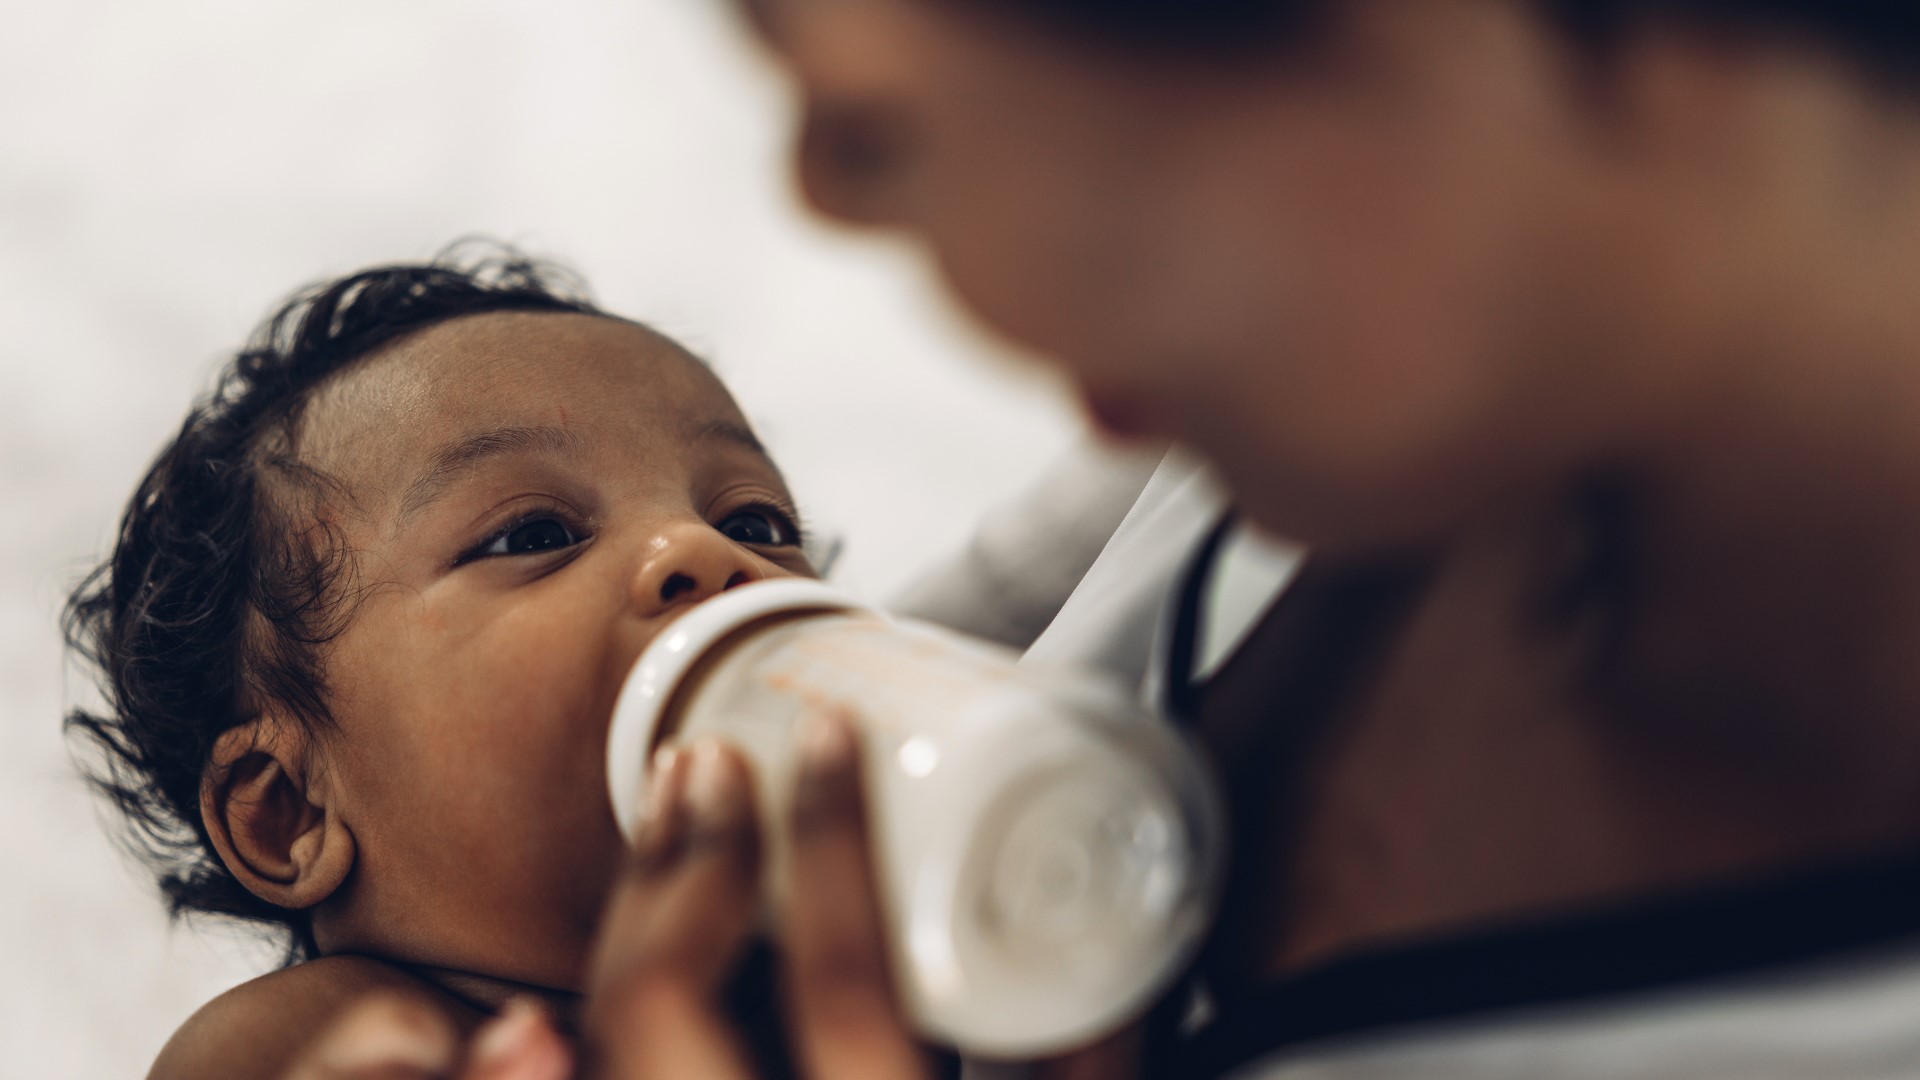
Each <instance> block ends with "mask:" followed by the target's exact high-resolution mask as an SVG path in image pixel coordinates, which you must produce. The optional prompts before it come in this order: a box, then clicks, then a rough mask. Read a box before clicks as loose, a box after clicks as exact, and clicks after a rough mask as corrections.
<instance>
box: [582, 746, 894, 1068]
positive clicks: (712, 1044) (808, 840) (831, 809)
mask: <svg viewBox="0 0 1920 1080" xmlns="http://www.w3.org/2000/svg"><path fill="white" fill-rule="evenodd" d="M798 738H799V743H800V772H799V777H798V781H797V783H796V786H795V794H794V805H793V807H792V812H791V813H790V814H788V815H787V816H786V818H785V821H786V825H785V828H786V829H787V830H788V835H787V840H788V842H789V844H790V847H789V849H788V850H789V851H790V852H791V859H790V864H789V866H788V872H789V875H790V877H789V880H788V882H787V884H788V886H789V889H788V892H787V896H786V904H785V910H784V911H782V912H781V913H780V914H781V917H782V925H781V927H780V932H779V935H778V938H779V947H780V950H781V956H782V959H783V961H784V967H783V985H784V986H785V988H786V990H787V993H788V1034H789V1038H790V1040H791V1043H792V1050H793V1052H794V1058H795V1060H796V1062H797V1063H798V1065H799V1068H800V1069H801V1071H802V1072H803V1073H804V1074H806V1075H808V1076H812V1077H819V1078H831V1080H920V1078H923V1077H925V1076H926V1074H927V1073H926V1064H925V1062H924V1061H923V1060H922V1058H921V1054H920V1051H919V1049H918V1047H917V1046H916V1044H915V1042H914V1039H913V1037H912V1035H911V1034H910V1033H909V1032H908V1030H907V1027H906V1024H905V1022H904V1019H903V1017H902V1016H901V1013H900V1009H899V1007H898V1005H897V1004H896V1002H895V998H894V994H893V988H892V983H891V980H890V977H889V972H888V965H887V952H886V945H885V937H884V934H883V931H882V929H881V926H882V924H881V912H880V906H879V903H878V901H877V900H876V898H875V891H874V877H873V868H872V865H871V862H870V858H869V848H868V845H867V827H866V815H865V806H864V801H863V799H862V796H861V789H860V775H859V761H858V756H859V751H858V744H857V742H856V740H855V738H854V735H853V732H852V729H851V727H850V726H849V724H848V722H847V720H846V719H845V718H844V717H841V716H838V715H833V714H826V713H822V714H816V715H813V716H810V717H808V718H806V719H805V720H803V721H802V726H801V730H800V732H799V733H798ZM649 792H650V795H649V798H648V805H647V807H646V808H645V810H644V812H643V815H642V825H641V828H640V832H639V835H638V837H637V838H636V840H635V842H634V845H633V849H632V853H631V857H630V858H629V860H628V864H627V867H626V870H625V872H624V874H623V875H622V876H621V879H620V881H619V882H618V884H617V885H616V886H615V889H614V894H613V897H612V900H611V902H610V903H609V905H608V909H607V915H606V919H605V922H604V923H603V924H602V927H601V932H600V939H599V942H600V944H599V951H598V953H597V955H596V956H595V959H594V965H593V973H592V976H591V981H590V986H589V991H588V1000H587V1008H586V1014H585V1017H584V1022H583V1036H584V1040H585V1049H586V1056H587V1059H588V1064H589V1069H588V1075H590V1076H593V1077H598V1078H602V1080H651V1078H655V1077H663V1078H664V1077H672V1078H675V1080H687V1078H698V1080H707V1078H713V1080H748V1078H749V1077H751V1076H752V1069H751V1067H750V1066H749V1064H748V1062H747V1059H746V1055H745V1054H744V1053H743V1052H742V1050H741V1048H740V1044H739V1042H738V1040H737V1038H736V1036H735V1034H734V1033H733V1032H732V1031H731V1030H730V1029H729V1027H728V1025H727V1023H726V1021H725V1019H724V1018H723V1016H722V1014H721V1010H720V1009H719V1007H718V1004H717V1002H718V999H719V995H720V991H721V988H722V984H723V982H724V980H725V979H726V977H727V975H728V974H729V972H731V971H732V969H733V968H734V966H735V964H736V962H737V961H738V959H739V958H740V956H741V953H742V951H743V949H744V947H745V946H746V944H747V941H748V939H749V937H750V935H751V934H752V932H753V930H754V928H755V925H756V920H757V916H758V914H759V911H760V896H761V889H760V871H761V837H760V835H759V829H758V824H757V823H758V820H759V819H758V816H757V814H756V813H755V794H754V789H753V779H752V774H751V773H750V772H749V770H748V768H747V766H746V763H745V762H744V761H743V760H742V759H741V758H740V756H739V755H738V754H737V753H736V752H735V751H733V750H732V749H730V748H728V747H726V746H725V745H723V744H721V743H718V742H711V741H709V742H702V743H699V744H696V745H695V746H693V747H692V748H690V749H688V750H683V751H673V750H669V751H665V752H664V753H663V754H662V756H661V758H660V759H659V760H658V761H656V763H655V765H654V777H653V782H652V783H651V784H650V785H649Z"/></svg>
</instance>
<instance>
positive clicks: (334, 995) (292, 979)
mask: <svg viewBox="0 0 1920 1080" xmlns="http://www.w3.org/2000/svg"><path fill="white" fill-rule="evenodd" d="M376 994H377V995H380V996H381V997H383V998H385V999H387V1000H390V1001H391V1002H392V1003H393V1004H394V1005H395V1007H396V1009H395V1011H396V1013H397V1014H398V1015H401V1016H405V1015H407V1014H414V1015H417V1017H418V1019H419V1022H420V1024H421V1025H423V1026H425V1027H438V1028H440V1029H446V1028H449V1027H450V1028H452V1029H453V1030H455V1031H458V1032H460V1033H461V1034H462V1035H464V1034H466V1033H467V1032H469V1031H470V1030H471V1029H472V1028H473V1027H474V1026H475V1025H476V1024H478V1023H479V1021H480V1020H481V1019H483V1018H482V1017H481V1016H480V1015H479V1014H478V1013H477V1012H475V1011H474V1010H473V1009H472V1008H471V1007H469V1006H466V1005H464V1004H462V1003H460V1002H458V1001H456V1000H455V999H453V998H451V997H449V996H447V995H446V994H445V993H444V992H442V991H440V990H438V989H436V988H434V987H433V986H431V985H429V984H427V983H425V982H423V981H421V980H420V979H417V978H415V977H413V976H411V975H409V974H407V973H406V972H404V971H401V970H400V969H398V968H396V967H393V966H392V965H390V964H386V963H382V962H381V961H378V960H373V959H369V958H367V957H359V956H329V957H325V958H323V959H320V960H314V961H310V962H308V963H305V964H300V965H298V966H295V967H291V968H287V969H285V970H284V971H276V972H273V973H272V974H270V975H263V976H261V977H260V978H258V979H254V980H253V981H251V982H247V983H242V984H241V985H239V986H237V987H235V988H233V989H232V990H229V991H227V992H226V993H224V994H222V995H220V996H219V997H217V998H215V999H213V1000H212V1001H210V1002H208V1003H207V1004H206V1005H204V1006H202V1007H201V1008H200V1010H199V1011H198V1012H196V1013H194V1014H193V1016H192V1017H191V1018H189V1019H188V1020H187V1022H186V1023H185V1024H183V1025H181V1027H180V1030H179V1031H177V1032H175V1033H174V1036H173V1038H172V1039H170V1040H168V1042H167V1045H166V1047H165V1049H163V1050H161V1051H160V1057H159V1059H158V1060H156V1061H155V1062H154V1064H153V1070H152V1071H151V1072H150V1073H148V1080H187V1078H204V1077H211V1076H218V1077H232V1078H234V1080H254V1078H258V1080H280V1078H281V1077H282V1076H284V1075H286V1073H287V1070H288V1068H289V1067H290V1066H291V1065H292V1063H293V1061H294V1059H295V1055H296V1054H297V1053H298V1052H299V1051H300V1050H301V1048H302V1047H304V1046H306V1045H307V1043H308V1042H310V1041H311V1040H312V1039H313V1038H314V1037H315V1036H316V1035H318V1034H319V1033H320V1032H321V1031H322V1030H323V1029H325V1028H326V1027H327V1026H328V1025H329V1024H330V1023H332V1022H333V1021H334V1020H335V1019H336V1018H338V1017H339V1016H340V1014H341V1013H342V1012H344V1011H345V1010H346V1009H347V1008H348V1007H349V1006H352V1005H353V1004H355V1003H356V1002H359V1001H363V1000H366V999H367V998H368V997H369V996H371V995H376Z"/></svg>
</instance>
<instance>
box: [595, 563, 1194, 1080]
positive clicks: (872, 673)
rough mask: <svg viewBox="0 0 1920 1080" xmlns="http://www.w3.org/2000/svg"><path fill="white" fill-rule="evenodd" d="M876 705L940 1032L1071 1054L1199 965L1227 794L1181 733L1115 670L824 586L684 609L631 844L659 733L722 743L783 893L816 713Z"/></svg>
mask: <svg viewBox="0 0 1920 1080" xmlns="http://www.w3.org/2000/svg"><path fill="white" fill-rule="evenodd" d="M813 708H839V709H841V710H843V711H845V712H846V713H847V714H848V715H849V716H851V717H852V718H853V721H854V726H855V731H856V734H857V737H858V739H859V741H860V743H861V759H862V769H863V773H862V778H863V781H864V789H865V792H866V797H867V806H868V820H869V822H870V824H871V830H872V837H871V840H872V843H873V846H874V852H873V854H874V867H875V874H876V877H877V879H878V882H877V884H878V888H879V891H880V901H881V905H882V908H883V909H884V911H885V914H886V919H887V926H886V930H887V938H888V941H889V947H890V950H891V959H892V963H893V971H894V979H895V983H896V985H897V986H898V987H899V990H900V992H901V994H902V997H903V1004H904V1005H905V1007H906V1009H907V1012H908V1015H909V1017H910V1018H911V1019H912V1020H913V1021H914V1023H915V1025H916V1027H917V1028H918V1029H919V1030H920V1031H921V1032H922V1033H923V1034H925V1035H926V1036H928V1037H929V1038H932V1039H935V1040H937V1041H941V1042H946V1043H949V1044H952V1045H954V1046H956V1047H958V1048H960V1049H962V1050H964V1051H967V1052H970V1053H974V1054H979V1055H984V1056H994V1057H1027V1056H1034V1055H1039V1054H1044V1053H1048V1052H1051V1051H1055V1050H1062V1049H1066V1048H1069V1047H1072V1046H1075V1045H1078V1044H1080V1043H1083V1042H1086V1041H1088V1040H1090V1039H1092V1038H1095V1037H1097V1036H1099V1035H1101V1034H1103V1033H1105V1032H1106V1031H1107V1030H1109V1029H1111V1028H1113V1027H1116V1026H1118V1025H1119V1024H1120V1023H1122V1022H1123V1021H1125V1020H1127V1019H1129V1018H1131V1016H1132V1015H1133V1014H1134V1013H1135V1012H1136V1011H1137V1010H1139V1009H1141V1008H1143V1007H1144V1006H1145V1005H1146V1004H1147V1003H1148V1002H1150V1001H1151V999H1152V998H1153V997H1154V996H1155V995H1156V994H1157V993H1158V992H1159V991H1160V990H1161V989H1162V988H1163V987H1164V985H1165V983H1166V982H1167V981H1168V980H1169V979H1170V978H1171V977H1172V976H1173V975H1174V974H1175V973H1176V972H1177V971H1178V970H1179V968H1180V967H1181V965H1183V964H1184V963H1185V962H1186V960H1187V959H1188V958H1189V957H1190V956H1191V954H1192V952H1193V950H1194V948H1195V947H1196V946H1197V944H1198V942H1199V939H1200V936H1201V934H1202V932H1203V930H1204V928H1205V924H1206V921H1207V918H1208V916H1209V915H1210V913H1211V906H1212V903H1213V900H1214V892H1215V890H1216V888H1217V882H1218V878H1219V876H1220V864H1221V862H1222V839H1223V838H1222V835H1221V834H1222V818H1221V811H1220V807H1219V804H1218V799H1217V796H1216V795H1215V793H1214V788H1213V786H1212V784H1211V782H1210V779H1209V777H1208V776H1207V775H1206V773H1205V771H1204V769H1203V768H1202V766H1201V764H1200V762H1199V760H1198V759H1197V757H1196V756H1195V754H1194V753H1193V751H1192V750H1191V749H1190V748H1189V747H1188V746H1187V745H1186V744H1185V743H1184V742H1183V740H1182V739H1181V738H1180V736H1179V735H1178V734H1177V733H1175V732H1174V731H1172V730H1170V729H1169V728H1167V727H1166V726H1164V725H1163V724H1161V723H1160V722H1159V721H1157V720H1155V719H1154V718H1152V717H1151V716H1149V715H1147V714H1145V713H1144V712H1143V711H1142V710H1141V709H1140V708H1139V707H1138V706H1137V705H1136V704H1135V703H1134V702H1133V701H1132V699H1131V697H1130V695H1128V694H1127V693H1125V692H1124V691H1123V690H1121V689H1120V688H1119V687H1117V686H1115V685H1113V684H1111V683H1110V682H1108V681H1107V680H1106V679H1104V678H1103V677H1101V676H1098V675H1095V674H1092V673H1088V672H1077V671H1067V670H1046V669H1034V668H1031V667H1023V666H1017V665H1016V664H1015V663H1014V656H1013V654H1011V653H1010V652H1008V651H1006V650H1004V649H1001V648H1000V647H998V646H994V645H989V644H985V643H982V642H979V641H976V640H973V639H970V638H966V637H964V636H961V635H958V634H955V633H953V632H950V631H947V630H944V629H941V628H939V627H935V626H932V625H929V624H925V623H919V622H915V621H911V620H906V619H896V618H891V617H889V616H887V615H885V614H883V613H881V612H878V611H876V610H873V609H872V608H869V607H866V606H864V605H861V604H859V603H857V602H855V601H854V600H852V599H851V598H849V597H847V596H846V595H845V594H843V593H841V592H839V591H838V590H835V589H833V588H831V587H829V586H826V585H823V584H821V583H819V582H814V581H802V580H795V579H785V580H776V581H766V582H758V583H755V584H752V585H747V586H742V587H740V588H737V589H733V590H729V591H728V592H725V593H722V594H721V595H719V596H717V597H715V598H713V599H711V600H708V601H706V602H704V603H702V604H700V605H699V606H698V607H695V608H693V609H691V610H689V611H688V612H687V614H685V615H683V616H681V617H680V618H679V619H677V620H675V621H674V622H673V623H671V624H669V625H668V626H667V628H666V629H665V630H664V631H662V633H661V634H660V636H659V637H658V638H656V639H655V640H654V642H653V643H652V644H651V645H650V646H649V647H648V648H647V650H646V651H645V653H643V654H642V656H641V657H640V659H639V661H638V662H637V663H636V664H635V666H634V668H633V670H632V673H631V674H630V675H629V676H628V678H627V681H626V684H625V686H624V687H623V689H622V691H621V694H620V698H619V702H618V704H617V705H616V707H615V710H614V719H613V725H612V728H611V730H610V732H609V736H608V752H607V781H608V790H609V794H610V796H611V799H612V803H613V808H614V814H615V817H616V818H617V819H618V821H619V822H620V827H621V830H622V831H623V832H624V833H625V834H626V835H627V836H628V838H629V839H631V838H632V836H633V832H634V829H635V828H636V825H637V817H638V813H639V807H640V805H641V799H642V798H643V796H644V791H643V790H642V789H643V787H644V785H645V783H646V775H645V772H646V769H645V766H646V762H647V760H648V758H649V757H650V756H651V754H652V752H653V749H654V748H655V747H658V746H661V745H665V744H668V743H678V742H688V741H691V740H694V739H697V738H700V737H702V736H707V735H713V736H719V737H721V738H724V739H726V740H728V741H729V742H731V743H732V744H734V745H736V746H738V747H739V748H740V749H741V750H742V751H743V752H744V754H745V755H746V757H747V759H748V761H749V762H750V763H751V765H752V767H753V769H754V772H755V780H756V784H757V787H758V790H759V794H760V802H761V808H762V812H763V814H765V815H767V821H766V822H765V838H764V842H765V843H766V845H767V847H766V849H765V850H766V852H767V861H766V864H765V865H766V866H767V870H768V874H767V881H768V888H769V896H768V901H769V903H770V904H773V905H776V906H777V905H778V904H779V903H780V895H781V892H782V884H781V882H782V879H783V877H784V859H785V856H784V851H783V837H784V830H783V829H782V828H781V827H780V826H779V824H778V821H777V817H776V816H777V815H780V814H782V813H784V810H785V807H786V806H787V805H788V803H789V801H790V797H791V792H792V786H793V782H794V774H795V769H796V752H795V746H794V742H793V729H794V724H795V721H796V720H797V719H798V718H799V717H800V716H801V715H803V714H804V713H805V712H806V711H807V710H809V709H813Z"/></svg>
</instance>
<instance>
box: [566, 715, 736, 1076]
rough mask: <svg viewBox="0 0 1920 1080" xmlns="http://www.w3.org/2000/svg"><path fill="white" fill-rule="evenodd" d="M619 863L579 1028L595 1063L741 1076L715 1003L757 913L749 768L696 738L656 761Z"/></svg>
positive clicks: (607, 1067) (637, 1071)
mask: <svg viewBox="0 0 1920 1080" xmlns="http://www.w3.org/2000/svg"><path fill="white" fill-rule="evenodd" d="M655 769H656V783H655V784H654V785H652V786H654V787H655V788H657V789H659V790H660V792H661V794H660V796H659V798H658V800H657V801H656V800H651V799H650V801H649V806H648V807H647V808H646V809H645V811H644V813H643V824H642V826H641V829H640V833H639V835H638V837H637V838H636V839H635V842H634V846H633V852H632V855H631V857H630V858H629V860H628V863H627V867H626V870H625V872H624V873H623V874H622V875H621V877H620V880H619V881H618V883H617V884H616V885H615V888H614V893H613V896H612V897H611V899H610V902H609V904H608V907H607V914H606V917H605V919H604V920H603V921H602V924H601V929H600V938H599V942H598V944H597V946H596V956H595V961H594V967H593V972H592V975H591V979H590V985H589V991H588V1002H587V1012H586V1017H585V1025H584V1027H585V1035H586V1039H587V1051H588V1058H589V1061H590V1063H591V1068H592V1070H593V1075H597V1076H605V1077H619V1078H620V1080H638V1078H649V1077H676V1078H678V1077H701V1078H706V1077H744V1076H746V1075H747V1073H746V1069H745V1067H744V1066H743V1064H742V1056H741V1054H740V1051H739V1050H738V1048H737V1047H736V1045H735V1043H734V1040H733V1036H732V1034H731V1032H729V1031H728V1029H727V1026H726V1024H725V1022H724V1021H723V1020H722V1019H721V1017H720V1015H719V1012H718V1009H717V1007H716V1005H715V1001H716V998H717V991H718V988H719V986H720V985H721V983H722V981H723V980H724V979H725V977H726V975H727V973H728V972H729V971H730V970H731V969H732V968H733V966H734V963H735V961H736V960H737V959H738V958H739V956H740V952H741V949H742V948H743V947H744V945H745V942H746V940H747V938H748V935H749V934H750V933H751V932H752V930H753V928H754V923H755V920H756V918H757V916H758V913H759V867H760V841H759V834H758V830H757V828H756V825H755V814H754V798H753V778H752V774H751V772H750V771H749V770H748V768H747V764H746V762H745V761H744V760H742V759H741V757H740V755H739V753H738V752H737V751H735V750H733V749H732V748H730V747H728V746H726V745H725V744H723V743H720V742H717V741H703V742H701V743H699V744H697V745H695V746H694V747H693V748H691V749H690V750H687V751H683V752H678V753H676V754H670V755H669V756H668V757H667V758H666V759H665V760H664V761H662V762H660V763H659V764H657V765H656V766H655Z"/></svg>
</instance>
